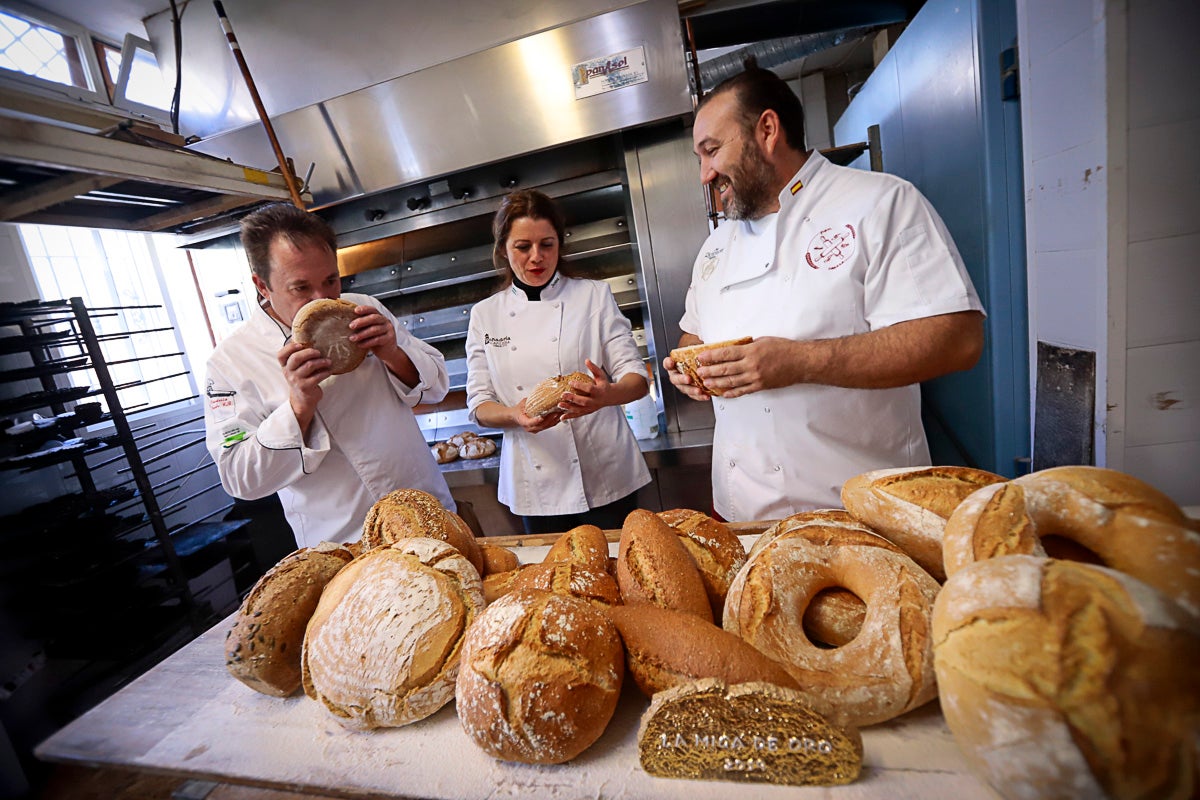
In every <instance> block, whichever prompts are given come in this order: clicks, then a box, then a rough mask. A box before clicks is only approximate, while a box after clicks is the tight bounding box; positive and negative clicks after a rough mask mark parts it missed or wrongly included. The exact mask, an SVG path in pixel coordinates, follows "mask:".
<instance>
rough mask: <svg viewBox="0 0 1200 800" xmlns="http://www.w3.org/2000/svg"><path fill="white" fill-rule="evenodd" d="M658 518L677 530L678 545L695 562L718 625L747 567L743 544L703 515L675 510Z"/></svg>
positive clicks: (679, 509) (696, 512)
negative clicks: (732, 584)
mask: <svg viewBox="0 0 1200 800" xmlns="http://www.w3.org/2000/svg"><path fill="white" fill-rule="evenodd" d="M658 517H659V519H661V520H662V521H663V522H665V523H667V524H668V525H670V526H671V527H672V528H674V529H675V532H676V533H677V534H679V541H680V542H682V543H683V546H684V547H685V548H686V549H687V551H688V555H690V556H691V557H692V560H693V561H695V562H696V567H697V568H698V569H699V570H700V579H701V580H702V581H704V591H705V593H706V594H707V595H708V602H709V605H711V606H712V612H713V619H714V620H715V621H716V622H717V624H718V625H719V624H720V622H721V611H722V610H723V609H724V608H725V595H726V593H727V592H728V591H729V584H730V582H731V581H732V580H733V576H734V575H736V574H737V571H738V570H739V569H741V568H742V565H743V564H745V563H746V548H745V547H743V546H742V540H741V539H739V538H738V537H737V536H736V535H734V533H733V531H731V530H729V527H728V526H727V525H725V524H724V523H721V522H718V521H717V520H715V519H713V518H712V517H710V516H709V515H708V514H705V513H703V512H701V511H693V510H691V509H687V508H674V509H671V510H669V511H660V512H659V514H658Z"/></svg>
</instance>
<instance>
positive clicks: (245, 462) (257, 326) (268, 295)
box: [204, 203, 455, 547]
mask: <svg viewBox="0 0 1200 800" xmlns="http://www.w3.org/2000/svg"><path fill="white" fill-rule="evenodd" d="M241 236H242V245H243V246H244V247H245V250H246V257H247V259H248V260H249V262H250V269H251V272H252V273H253V275H252V277H253V281H254V285H255V287H256V288H257V289H258V292H259V295H260V300H259V307H258V308H256V309H254V310H253V311H252V312H251V316H250V319H249V320H248V321H247V322H246V323H245V324H243V325H242V326H241V327H239V328H238V329H237V330H236V331H234V333H233V334H232V335H231V336H229V337H228V338H227V339H225V340H224V341H223V342H221V343H220V344H219V345H217V348H216V350H214V351H213V354H212V356H211V357H210V358H209V360H208V367H207V376H206V389H205V395H206V396H205V409H204V421H205V428H206V430H207V446H208V451H209V453H210V454H211V455H212V458H213V461H215V462H216V464H217V471H218V472H219V473H220V476H221V484H222V486H223V487H224V488H225V491H226V492H228V493H229V494H230V495H232V496H234V497H239V498H242V499H245V500H253V499H257V498H260V497H265V496H268V495H270V494H272V493H275V492H278V493H279V497H280V500H281V501H282V503H283V508H284V512H285V514H286V516H287V520H288V522H289V523H290V524H291V527H292V531H293V533H294V534H295V537H296V543H297V545H298V546H300V547H311V546H314V545H316V544H317V543H318V542H321V541H330V542H349V541H355V540H357V539H358V538H359V537H360V536H361V534H362V524H363V519H364V518H365V517H366V515H367V512H368V511H369V510H370V508H371V506H372V505H373V504H374V503H375V501H377V500H378V499H379V498H381V497H383V496H384V495H385V494H387V493H388V492H390V491H392V490H393V489H396V488H397V487H406V488H412V489H421V490H423V491H426V492H429V493H430V494H432V495H433V496H435V497H436V498H437V499H438V501H439V502H441V503H442V505H444V506H445V507H446V508H447V509H449V510H451V511H453V510H455V504H454V500H453V498H452V497H451V496H450V490H449V488H448V487H447V486H446V481H445V480H444V479H443V478H442V475H441V472H440V471H439V470H438V467H437V463H436V462H435V461H434V459H433V456H432V455H431V454H430V452H429V448H428V447H427V446H426V443H425V438H424V436H423V435H422V433H421V431H420V428H419V427H418V425H417V421H416V418H415V417H414V416H413V412H412V407H413V406H415V405H416V404H418V403H421V402H426V403H436V402H438V401H439V400H441V399H442V398H443V397H445V396H446V392H447V391H448V388H449V378H448V374H447V371H446V363H445V359H444V358H443V357H442V354H441V353H440V352H439V351H438V350H436V349H435V348H434V347H432V346H430V345H428V344H426V343H424V342H422V341H421V340H419V339H417V338H416V337H414V336H413V335H412V334H410V333H408V332H407V331H406V330H404V328H403V327H401V326H398V325H397V324H396V319H395V317H393V316H392V314H391V313H390V312H389V311H388V310H387V309H386V308H385V307H384V306H383V304H382V303H380V302H379V301H378V300H376V299H375V298H373V297H370V296H368V295H362V294H346V295H342V293H341V278H340V276H339V274H338V267H337V241H336V236H335V234H334V232H333V229H332V228H330V227H329V225H328V223H326V222H325V221H324V220H323V219H321V218H320V217H318V216H316V215H314V214H310V213H308V212H305V211H303V210H301V209H298V208H295V207H294V206H291V205H287V204H284V203H278V204H273V205H270V206H266V207H264V208H262V209H260V210H258V211H256V212H254V213H253V214H250V215H249V216H247V217H246V218H245V219H244V220H243V221H242V231H241ZM339 297H341V298H342V299H344V300H347V301H349V302H351V303H354V304H355V308H354V315H355V318H354V319H351V320H350V322H349V323H348V335H347V337H346V338H347V341H348V345H346V346H353V347H357V348H361V349H362V350H364V351H366V353H367V354H368V357H367V358H366V359H365V360H363V361H362V363H361V364H360V365H359V366H357V367H355V368H353V369H352V370H351V371H349V372H346V373H345V374H338V375H334V374H333V372H334V370H333V369H332V368H331V367H332V362H331V361H330V359H329V358H328V357H326V355H325V354H323V353H322V352H321V350H320V349H318V348H317V347H316V346H313V345H312V344H311V343H309V342H300V341H297V340H296V339H295V338H294V337H293V335H292V325H293V321H294V320H295V318H296V317H297V315H298V314H299V312H300V310H301V309H302V308H303V307H304V306H305V305H307V304H308V303H309V302H311V301H313V300H328V299H337V298H339Z"/></svg>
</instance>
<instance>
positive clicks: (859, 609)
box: [749, 509, 904, 647]
mask: <svg viewBox="0 0 1200 800" xmlns="http://www.w3.org/2000/svg"><path fill="white" fill-rule="evenodd" d="M797 538H799V539H806V540H808V541H810V542H812V543H813V544H819V545H825V546H830V547H842V546H857V547H882V548H884V549H885V550H890V551H891V552H893V553H899V554H903V553H904V551H903V550H901V549H900V548H899V547H897V546H896V545H894V544H892V543H891V542H889V541H888V540H887V539H884V538H883V537H882V536H879V535H877V534H876V533H874V532H873V531H872V530H871V529H870V528H868V527H867V526H866V525H864V524H863V523H861V522H859V521H858V520H856V519H855V518H854V517H853V516H851V515H850V513H849V512H846V511H842V510H841V509H820V510H816V511H801V512H800V513H798V514H793V515H791V516H790V517H785V518H783V519H781V520H779V522H777V523H775V524H774V525H772V526H771V527H770V528H767V530H765V531H763V533H762V535H760V536H759V537H758V539H757V540H755V542H754V545H753V547H751V548H750V556H749V558H750V559H754V558H756V557H757V556H758V554H759V553H760V552H762V551H763V550H764V549H766V548H768V547H770V546H772V545H773V544H774V543H775V542H781V541H786V540H788V539H797ZM866 613H867V607H866V606H865V605H864V604H863V601H862V600H860V599H859V598H858V596H857V595H855V594H854V593H853V592H851V591H849V590H847V589H843V588H840V587H831V588H828V589H822V590H821V591H820V592H818V593H817V594H816V595H815V596H814V597H813V599H812V601H811V602H810V603H809V604H808V610H806V611H805V612H804V632H805V633H806V634H807V635H808V638H809V639H810V640H812V641H814V642H820V643H821V644H827V645H831V646H833V647H841V646H842V645H844V644H846V643H847V642H850V641H851V640H853V639H854V637H855V636H858V632H859V631H860V630H861V629H862V623H863V619H864V618H865V617H866Z"/></svg>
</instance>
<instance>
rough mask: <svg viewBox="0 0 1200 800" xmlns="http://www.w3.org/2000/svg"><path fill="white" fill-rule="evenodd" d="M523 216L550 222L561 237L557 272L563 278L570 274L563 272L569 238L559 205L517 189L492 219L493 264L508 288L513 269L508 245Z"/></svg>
mask: <svg viewBox="0 0 1200 800" xmlns="http://www.w3.org/2000/svg"><path fill="white" fill-rule="evenodd" d="M522 217H529V218H530V219H544V220H546V221H547V222H549V223H550V225H551V226H552V227H553V228H554V233H555V234H556V235H557V236H558V253H559V259H558V268H557V269H558V271H559V272H561V273H562V274H563V275H570V274H571V272H570V271H569V270H566V269H564V266H565V264H563V261H562V252H563V248H564V245H565V243H566V237H567V223H566V221H565V219H564V218H563V213H562V209H560V208H559V207H558V203H556V202H554V201H553V200H552V199H550V197H549V196H547V195H545V194H542V193H541V192H539V191H538V190H537V189H518V190H517V191H515V192H513V193H511V194H509V195H507V196H505V198H504V199H503V200H501V201H500V208H499V209H498V210H497V211H496V216H495V217H493V218H492V264H493V265H495V267H496V269H497V270H498V271H499V272H500V273H501V275H502V276H503V278H504V283H505V285H507V284H508V283H510V282H511V281H512V267H510V266H509V264H508V255H507V253H506V252H505V245H506V244H507V243H508V235H509V233H511V232H512V226H513V223H514V222H516V221H517V220H518V219H521V218H522Z"/></svg>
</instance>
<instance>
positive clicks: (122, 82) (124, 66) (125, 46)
mask: <svg viewBox="0 0 1200 800" xmlns="http://www.w3.org/2000/svg"><path fill="white" fill-rule="evenodd" d="M138 50H145V51H146V52H147V53H149V54H150V55H151V56H152V57H153V58H154V62H155V64H157V63H158V55H157V54H156V53H155V52H154V48H153V47H151V46H150V42H148V41H147V40H145V39H143V38H142V37H141V36H138V35H137V34H133V33H127V34H125V41H124V43H122V45H121V72H120V74H118V75H117V79H116V82H115V83H114V84H113V95H112V104H113V108H117V109H120V110H122V111H128V112H130V113H133V114H138V115H140V116H143V117H147V118H149V119H153V120H154V121H156V122H160V123H163V124H166V125H168V126H169V125H170V124H171V109H169V108H166V109H163V108H157V107H155V106H148V105H145V104H144V103H139V102H137V101H136V100H130V99H129V98H128V97H126V96H125V92H126V90H128V88H129V78H130V76H131V75H132V74H133V63H134V61H135V60H136V59H135V58H134V56H135V55H136V53H137V51H138Z"/></svg>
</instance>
